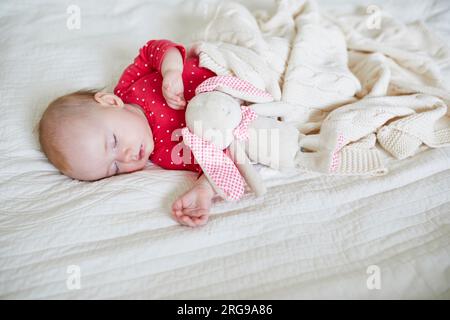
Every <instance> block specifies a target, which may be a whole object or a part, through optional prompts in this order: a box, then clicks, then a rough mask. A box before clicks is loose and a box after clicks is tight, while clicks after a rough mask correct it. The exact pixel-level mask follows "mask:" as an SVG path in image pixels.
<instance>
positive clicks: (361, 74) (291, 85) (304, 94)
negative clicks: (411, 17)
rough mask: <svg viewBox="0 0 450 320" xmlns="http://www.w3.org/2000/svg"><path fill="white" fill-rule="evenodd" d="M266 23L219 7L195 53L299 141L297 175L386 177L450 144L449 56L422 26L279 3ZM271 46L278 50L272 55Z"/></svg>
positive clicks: (230, 6) (294, 0) (311, 4)
mask: <svg viewBox="0 0 450 320" xmlns="http://www.w3.org/2000/svg"><path fill="white" fill-rule="evenodd" d="M277 4H278V5H277V8H276V10H275V11H274V12H273V14H272V15H269V14H267V13H264V14H263V13H260V12H256V13H255V14H254V15H252V14H251V13H250V12H249V11H248V10H247V9H246V8H245V7H243V6H242V5H240V4H237V3H233V2H229V3H224V4H222V5H220V6H218V7H217V9H216V11H215V12H214V13H213V14H212V15H211V20H210V21H209V23H208V25H207V27H206V28H205V29H204V31H203V32H201V33H199V34H197V35H195V36H194V37H193V40H195V41H196V43H195V44H194V45H193V47H192V50H193V52H195V53H197V54H199V55H200V64H201V66H204V67H206V68H209V69H211V70H212V71H214V72H215V73H217V74H218V75H230V74H231V75H235V76H237V77H239V78H241V79H244V80H246V81H249V82H251V83H252V84H254V85H255V86H256V87H258V88H260V89H264V90H267V91H268V92H269V93H270V94H271V95H272V96H273V97H274V98H275V100H277V102H276V103H268V104H264V103H262V104H257V105H253V108H254V109H255V110H256V112H258V111H260V112H262V113H264V115H269V116H273V117H281V119H282V120H283V121H287V122H289V123H294V124H295V125H296V127H297V128H298V129H299V130H300V132H301V133H302V136H303V135H304V136H303V138H302V139H301V141H300V142H299V151H298V152H297V153H296V155H295V163H296V166H297V167H298V168H300V169H303V170H308V171H315V172H322V173H328V174H342V175H353V174H357V175H359V174H372V175H380V174H385V173H386V172H387V168H386V166H385V165H384V163H383V157H382V155H381V153H380V150H379V148H383V149H384V150H385V151H386V152H387V154H390V155H391V156H393V157H394V158H396V159H404V158H406V157H410V156H413V155H414V154H416V153H417V152H418V151H420V150H421V147H423V146H427V147H433V148H438V147H442V146H446V145H449V144H450V119H449V115H448V104H449V103H450V94H449V91H450V90H449V86H448V85H447V84H445V83H443V80H442V79H441V74H440V68H441V67H442V66H446V65H449V64H450V50H449V48H448V47H447V46H446V44H445V43H444V42H442V41H440V40H439V39H438V38H437V37H436V36H435V35H434V34H433V33H432V32H430V31H429V30H427V28H426V27H425V26H424V25H423V23H421V22H414V23H410V24H408V25H405V24H402V23H401V22H400V21H399V20H398V19H395V18H394V17H391V16H389V14H388V13H386V12H381V13H380V16H379V18H380V23H379V24H375V25H370V24H369V22H368V16H367V15H366V14H365V13H364V12H363V13H361V12H358V11H356V10H355V12H354V13H349V14H345V15H342V14H341V15H334V14H333V13H332V12H328V13H322V12H321V11H320V9H319V7H318V5H317V4H316V2H315V1H302V0H291V1H287V0H280V1H278V2H277ZM274 44H276V45H274Z"/></svg>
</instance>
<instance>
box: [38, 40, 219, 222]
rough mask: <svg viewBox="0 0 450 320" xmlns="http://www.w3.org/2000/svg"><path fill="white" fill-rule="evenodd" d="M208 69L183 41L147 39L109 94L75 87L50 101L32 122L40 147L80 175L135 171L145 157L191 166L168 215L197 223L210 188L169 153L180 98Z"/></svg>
mask: <svg viewBox="0 0 450 320" xmlns="http://www.w3.org/2000/svg"><path fill="white" fill-rule="evenodd" d="M215 75H216V74H215V73H214V72H212V71H210V70H208V69H206V68H202V67H199V59H198V56H189V57H186V51H185V48H184V47H183V46H181V45H179V44H175V43H173V42H171V41H168V40H151V41H149V42H147V44H145V46H144V47H142V48H141V49H140V52H139V55H138V56H137V57H136V58H135V59H134V63H132V64H131V65H129V66H128V67H127V68H126V69H125V71H124V72H123V74H122V76H121V78H120V79H119V82H118V84H117V86H116V87H115V89H114V94H113V93H106V92H93V91H79V92H75V93H72V94H68V95H65V96H62V97H60V98H58V99H56V100H55V101H53V102H52V103H50V105H49V106H48V108H47V109H46V111H45V112H44V114H43V116H42V118H41V120H40V123H39V141H40V144H41V147H42V150H43V151H44V153H45V154H46V156H47V157H48V159H49V161H50V162H51V163H52V164H53V165H54V166H55V167H56V168H58V169H59V170H60V171H61V172H62V173H63V174H65V175H67V176H69V177H71V178H74V179H78V180H84V181H94V180H99V179H102V178H106V177H111V176H113V175H118V174H123V173H130V172H134V171H137V170H142V169H143V168H144V167H145V164H146V162H147V160H148V159H150V160H151V161H152V162H153V163H155V164H156V165H159V166H160V167H162V168H165V169H170V170H190V171H194V172H198V173H199V175H201V176H200V177H199V178H198V179H197V181H196V183H195V185H194V187H193V188H192V189H191V190H189V191H187V192H186V193H185V194H183V195H182V196H181V197H179V198H178V199H177V200H176V201H175V202H174V203H173V205H172V214H173V216H174V218H175V219H176V220H177V221H178V222H179V223H181V224H183V225H187V226H191V227H196V226H200V225H204V224H205V223H206V222H207V220H208V215H209V209H210V207H211V203H212V198H213V197H214V195H215V192H214V189H213V188H212V187H211V185H210V183H209V182H208V180H207V179H206V178H205V175H204V174H202V170H201V168H200V166H199V165H198V164H197V163H195V161H182V162H179V161H176V163H175V162H174V161H172V159H173V152H174V151H175V150H176V148H175V147H176V146H177V145H178V144H179V143H180V142H181V141H182V135H181V134H177V132H179V130H180V128H183V127H185V126H186V123H185V107H186V104H187V102H189V100H190V99H191V98H193V97H194V95H195V89H196V87H197V86H198V85H199V84H200V83H202V82H203V81H204V80H205V79H208V78H210V77H213V76H215ZM74 136H76V137H77V139H72V137H74ZM69 141H70V143H69ZM177 153H178V154H177V155H178V156H180V157H181V158H182V159H194V158H193V156H192V154H191V157H184V156H183V154H182V153H183V149H181V150H180V151H177Z"/></svg>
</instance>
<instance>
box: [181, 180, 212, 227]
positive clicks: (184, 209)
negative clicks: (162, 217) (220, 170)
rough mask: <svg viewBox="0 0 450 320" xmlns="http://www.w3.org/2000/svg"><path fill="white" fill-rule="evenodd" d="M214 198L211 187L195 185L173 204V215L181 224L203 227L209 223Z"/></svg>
mask: <svg viewBox="0 0 450 320" xmlns="http://www.w3.org/2000/svg"><path fill="white" fill-rule="evenodd" d="M213 196H214V192H213V191H212V189H211V187H208V186H205V185H201V184H198V185H195V186H194V187H193V188H192V189H191V190H189V191H188V192H186V193H185V194H183V195H182V196H181V197H179V198H178V199H177V200H176V201H175V202H174V203H173V205H172V214H173V216H174V218H175V219H176V220H177V221H178V222H179V223H180V224H183V225H186V226H189V227H198V226H202V225H204V224H206V222H207V221H208V217H209V209H210V208H211V202H212V198H213Z"/></svg>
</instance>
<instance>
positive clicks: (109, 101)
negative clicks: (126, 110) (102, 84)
mask: <svg viewBox="0 0 450 320" xmlns="http://www.w3.org/2000/svg"><path fill="white" fill-rule="evenodd" d="M94 99H95V101H97V102H98V103H100V104H101V105H102V106H117V107H120V108H122V107H123V106H124V104H123V101H122V99H120V98H119V97H118V96H116V95H115V94H112V93H108V92H97V93H96V94H95V95H94Z"/></svg>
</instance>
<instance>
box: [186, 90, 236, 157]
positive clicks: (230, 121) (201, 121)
mask: <svg viewBox="0 0 450 320" xmlns="http://www.w3.org/2000/svg"><path fill="white" fill-rule="evenodd" d="M241 118H242V115H241V108H240V105H239V101H238V100H237V99H234V98H233V97H231V96H229V95H228V94H225V93H222V92H218V91H213V92H205V93H201V94H198V95H196V96H195V97H194V98H192V99H191V101H189V104H188V106H187V110H186V124H187V127H188V128H189V130H190V131H191V132H192V133H194V134H195V135H197V136H199V137H202V138H203V139H204V140H207V141H210V142H212V143H213V144H215V145H216V146H217V147H218V148H220V149H222V150H223V149H225V148H227V147H228V146H229V145H230V143H231V142H232V141H233V130H234V128H236V127H237V126H238V125H239V123H240V122H241Z"/></svg>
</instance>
